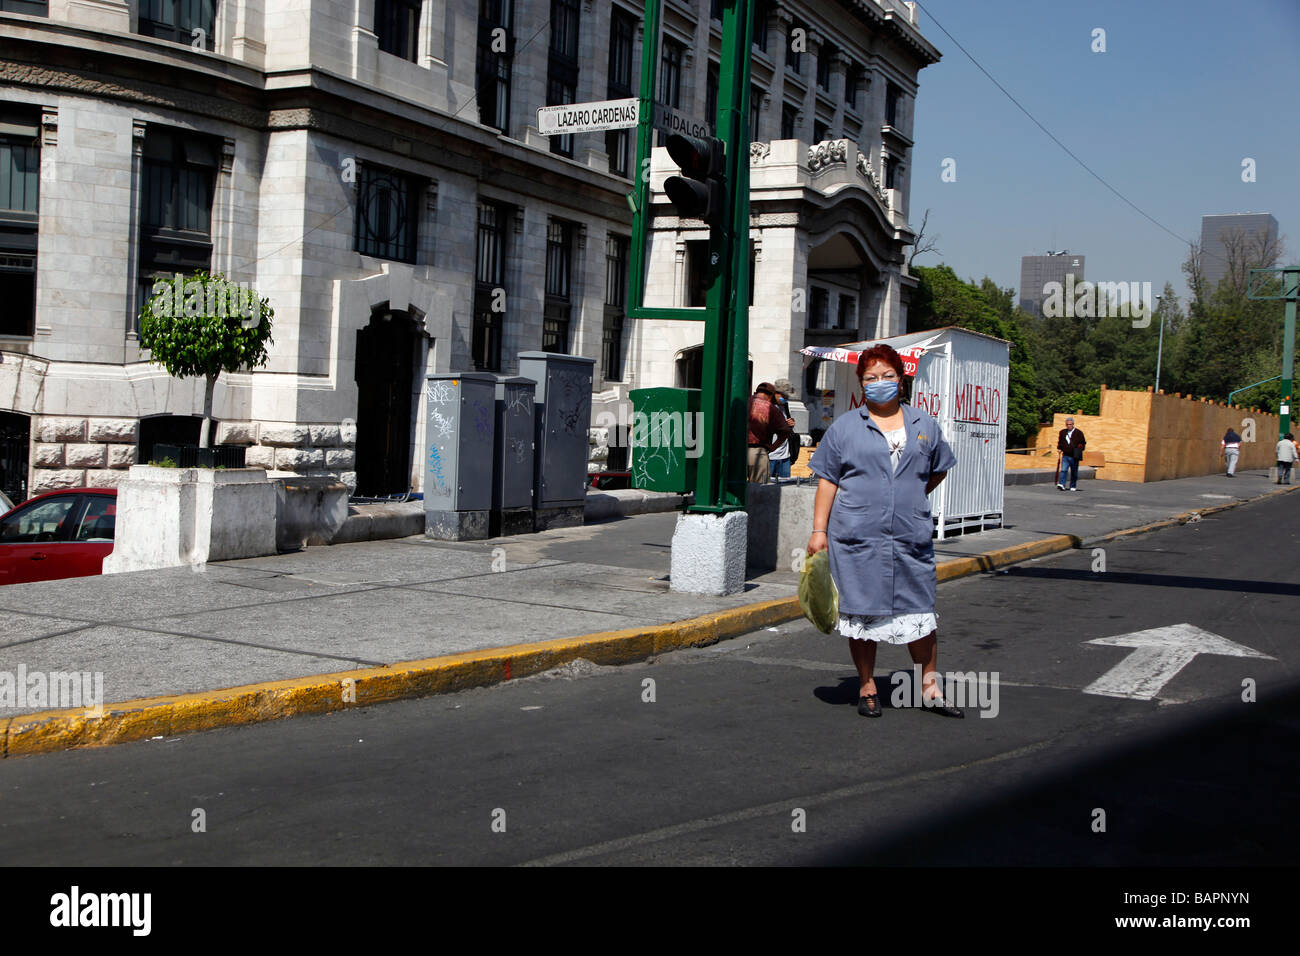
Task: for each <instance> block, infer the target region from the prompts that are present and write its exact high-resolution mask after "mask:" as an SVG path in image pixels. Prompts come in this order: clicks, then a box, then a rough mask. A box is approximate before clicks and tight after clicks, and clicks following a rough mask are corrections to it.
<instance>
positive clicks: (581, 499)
mask: <svg viewBox="0 0 1300 956" xmlns="http://www.w3.org/2000/svg"><path fill="white" fill-rule="evenodd" d="M595 365H596V360H595V359H590V358H584V357H582V356H580V355H561V354H558V353H555V352H520V353H519V374H520V375H522V376H524V377H526V378H530V379H532V380H533V381H534V382H536V383H537V391H536V394H535V399H536V431H535V432H534V434H535V436H536V438H535V443H536V444H535V446H534V450H533V454H534V459H535V460H534V475H535V484H534V488H535V495H534V497H533V507H534V508H535V509H537V510H538V511H539V512H540V511H542V510H543V509H556V508H560V509H565V510H566V511H572V510H573V509H578V511H577V517H578V520H577V522H576V523H577V524H581V523H582V518H581V509H582V507H583V505H584V504H585V503H586V500H587V458H588V454H589V451H590V445H589V443H588V440H587V429H588V427H589V426H590V424H591V384H592V376H593V373H594V369H595Z"/></svg>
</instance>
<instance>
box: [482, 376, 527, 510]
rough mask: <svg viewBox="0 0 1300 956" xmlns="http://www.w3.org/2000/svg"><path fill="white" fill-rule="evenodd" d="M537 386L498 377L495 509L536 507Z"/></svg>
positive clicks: (493, 475) (521, 378)
mask: <svg viewBox="0 0 1300 956" xmlns="http://www.w3.org/2000/svg"><path fill="white" fill-rule="evenodd" d="M536 387H537V383H536V382H534V381H533V380H532V379H531V378H525V377H524V376H522V375H516V376H508V375H499V376H497V385H496V428H497V434H496V442H497V454H496V459H495V461H494V462H493V471H492V508H493V510H494V511H500V510H501V509H503V508H531V507H532V506H533V428H534V425H533V393H534V390H535V389H536Z"/></svg>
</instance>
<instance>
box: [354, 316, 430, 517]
mask: <svg viewBox="0 0 1300 956" xmlns="http://www.w3.org/2000/svg"><path fill="white" fill-rule="evenodd" d="M385 315H387V316H391V318H384V317H383V316H385ZM414 375H415V323H414V322H412V321H411V319H410V318H409V317H407V315H406V313H404V312H392V313H380V314H377V315H375V316H374V317H373V318H372V319H371V320H370V324H369V325H368V326H366V328H364V329H360V330H358V331H357V365H356V382H357V464H356V468H357V494H358V495H361V496H366V497H378V496H382V495H394V494H403V493H405V492H407V491H409V490H410V483H411V421H412V417H411V412H412V401H411V393H412V391H413V387H414Z"/></svg>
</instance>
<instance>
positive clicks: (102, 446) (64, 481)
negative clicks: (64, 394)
mask: <svg viewBox="0 0 1300 956" xmlns="http://www.w3.org/2000/svg"><path fill="white" fill-rule="evenodd" d="M137 437H138V431H137V423H136V422H135V420H133V419H124V418H52V417H38V418H34V419H33V420H32V480H31V483H30V485H29V486H28V491H29V493H30V494H33V495H39V494H41V493H42V492H45V491H58V490H60V489H63V488H83V487H86V488H116V487H117V485H118V483H119V482H120V481H121V480H122V479H123V478H124V477H125V475H126V472H127V469H129V468H130V467H131V466H132V465H134V464H136V460H135V458H136V440H137Z"/></svg>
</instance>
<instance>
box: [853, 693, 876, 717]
mask: <svg viewBox="0 0 1300 956" xmlns="http://www.w3.org/2000/svg"><path fill="white" fill-rule="evenodd" d="M858 714H860V715H861V716H863V717H879V716H880V714H881V710H880V695H879V694H866V695H864V696H862V697H859V698H858Z"/></svg>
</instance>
